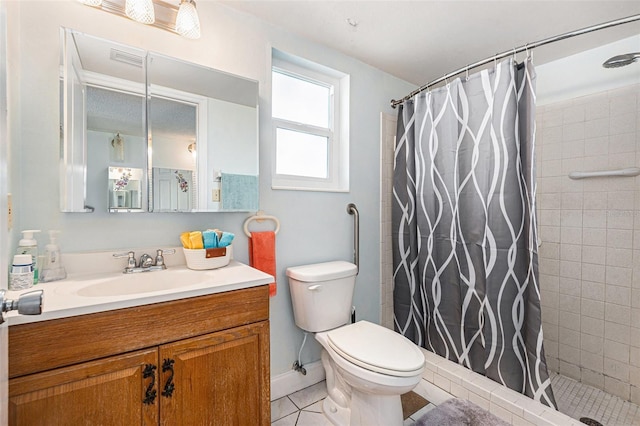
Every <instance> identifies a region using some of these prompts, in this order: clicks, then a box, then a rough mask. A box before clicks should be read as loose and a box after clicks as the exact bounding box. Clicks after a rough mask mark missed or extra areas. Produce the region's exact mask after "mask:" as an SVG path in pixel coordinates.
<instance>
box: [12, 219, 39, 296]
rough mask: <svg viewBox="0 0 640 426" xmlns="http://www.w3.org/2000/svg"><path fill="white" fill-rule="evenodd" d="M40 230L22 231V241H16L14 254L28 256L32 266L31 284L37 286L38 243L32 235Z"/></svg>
mask: <svg viewBox="0 0 640 426" xmlns="http://www.w3.org/2000/svg"><path fill="white" fill-rule="evenodd" d="M37 232H40V230H35V229H30V230H27V231H22V239H21V240H20V241H18V250H17V251H16V254H30V255H31V258H32V260H33V261H32V265H33V283H34V284H38V242H37V241H36V239H35V238H33V234H35V233H37Z"/></svg>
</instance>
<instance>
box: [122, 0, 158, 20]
mask: <svg viewBox="0 0 640 426" xmlns="http://www.w3.org/2000/svg"><path fill="white" fill-rule="evenodd" d="M124 11H125V13H126V14H127V16H128V17H129V18H131V19H133V20H134V21H138V22H141V23H143V24H153V23H154V22H155V21H156V15H155V12H154V10H153V1H152V0H127V1H126V3H125V7H124Z"/></svg>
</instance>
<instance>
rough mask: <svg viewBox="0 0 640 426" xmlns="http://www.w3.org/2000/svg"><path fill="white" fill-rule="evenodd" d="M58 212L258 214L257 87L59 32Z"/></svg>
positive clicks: (189, 65)
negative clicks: (59, 177)
mask: <svg viewBox="0 0 640 426" xmlns="http://www.w3.org/2000/svg"><path fill="white" fill-rule="evenodd" d="M60 101H61V111H60V121H61V151H60V156H61V210H62V211H63V212H87V211H93V210H94V209H98V210H108V211H110V212H144V211H149V212H217V211H255V210H258V207H259V206H258V112H257V103H258V83H257V82H256V81H253V80H249V79H246V78H242V77H238V76H235V75H232V74H228V73H224V72H221V71H217V70H214V69H211V68H207V67H203V66H200V65H197V64H193V63H188V62H184V61H181V60H178V59H175V58H171V57H168V56H164V55H161V54H158V53H153V52H148V51H144V50H141V49H137V48H133V47H130V46H125V45H122V44H119V43H114V42H111V41H109V40H104V39H101V38H97V37H93V36H89V35H86V34H83V33H79V32H77V31H74V30H70V29H62V31H61V89H60Z"/></svg>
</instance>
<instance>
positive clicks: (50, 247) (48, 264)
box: [39, 231, 67, 283]
mask: <svg viewBox="0 0 640 426" xmlns="http://www.w3.org/2000/svg"><path fill="white" fill-rule="evenodd" d="M59 233H60V231H49V244H47V245H46V246H45V248H44V253H45V254H44V263H43V265H42V269H41V270H40V277H39V278H40V281H41V282H43V283H45V282H49V281H57V280H63V279H65V278H67V271H66V270H65V269H64V266H63V265H62V258H61V256H60V246H58V244H57V243H56V238H57V236H58V234H59Z"/></svg>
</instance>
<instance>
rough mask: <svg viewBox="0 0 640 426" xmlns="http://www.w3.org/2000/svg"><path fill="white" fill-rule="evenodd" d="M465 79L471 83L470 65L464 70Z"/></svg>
mask: <svg viewBox="0 0 640 426" xmlns="http://www.w3.org/2000/svg"><path fill="white" fill-rule="evenodd" d="M464 75H465V79H464V81H469V65H467V67H466V68H465V70H464Z"/></svg>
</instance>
